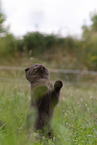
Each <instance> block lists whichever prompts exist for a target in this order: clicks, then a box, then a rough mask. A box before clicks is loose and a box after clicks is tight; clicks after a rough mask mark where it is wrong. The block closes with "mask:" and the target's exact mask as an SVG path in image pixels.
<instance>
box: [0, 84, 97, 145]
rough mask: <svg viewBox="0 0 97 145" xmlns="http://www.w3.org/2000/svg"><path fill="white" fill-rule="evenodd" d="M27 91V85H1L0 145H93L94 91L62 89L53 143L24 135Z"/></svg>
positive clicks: (96, 131) (96, 126) (96, 130)
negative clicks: (4, 125) (3, 127)
mask: <svg viewBox="0 0 97 145" xmlns="http://www.w3.org/2000/svg"><path fill="white" fill-rule="evenodd" d="M29 96H30V90H29V85H28V84H27V83H26V82H17V83H14V82H0V120H2V121H3V122H4V123H6V127H5V131H4V130H3V129H2V127H0V145H21V144H23V145H32V144H37V145H45V144H50V145H62V144H64V145H75V144H76V145H96V144H97V103H96V102H97V89H96V88H93V87H91V88H88V87H87V88H86V87H80V88H77V87H73V86H65V83H64V87H63V89H62V92H61V99H60V103H59V104H58V105H57V107H56V110H55V114H54V120H53V130H54V135H55V140H54V141H52V140H50V139H47V138H46V137H45V136H43V137H42V138H40V137H39V136H38V134H36V133H35V132H32V133H31V134H30V136H29V137H28V136H27V133H26V129H25V126H26V116H27V112H28V106H29Z"/></svg>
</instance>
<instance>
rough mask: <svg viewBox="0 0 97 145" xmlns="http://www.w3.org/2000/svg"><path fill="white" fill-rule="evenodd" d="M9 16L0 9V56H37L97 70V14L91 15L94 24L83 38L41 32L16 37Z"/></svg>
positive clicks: (71, 65)
mask: <svg viewBox="0 0 97 145" xmlns="http://www.w3.org/2000/svg"><path fill="white" fill-rule="evenodd" d="M5 20H6V17H5V15H4V14H3V12H2V9H1V8H0V57H4V56H5V57H4V59H6V56H15V55H16V54H17V55H18V56H21V55H22V54H26V55H25V57H26V56H28V57H37V58H41V59H43V60H45V61H51V62H52V61H55V62H57V64H58V65H59V66H60V65H62V67H64V68H70V69H71V68H72V69H88V70H97V13H96V12H94V13H92V14H91V17H90V20H91V25H90V26H87V25H83V26H82V30H83V34H82V37H81V38H80V39H78V38H75V37H71V36H66V37H62V36H59V35H54V34H43V33H40V32H28V33H27V34H25V35H24V36H23V37H21V38H20V37H15V36H14V35H13V34H11V33H10V32H9V31H8V27H7V26H6V28H5V27H4V22H5Z"/></svg>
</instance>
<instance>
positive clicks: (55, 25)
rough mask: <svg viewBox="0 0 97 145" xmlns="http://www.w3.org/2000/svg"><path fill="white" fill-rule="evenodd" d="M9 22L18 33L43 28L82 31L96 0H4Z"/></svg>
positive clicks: (44, 30) (96, 5) (71, 32)
mask: <svg viewBox="0 0 97 145" xmlns="http://www.w3.org/2000/svg"><path fill="white" fill-rule="evenodd" d="M1 2H2V8H3V11H4V13H5V15H6V16H7V19H6V23H5V24H6V25H10V31H11V32H12V33H14V34H15V35H17V36H22V35H24V34H26V33H27V32H32V31H40V32H42V33H54V34H59V35H63V36H65V35H76V36H77V35H80V34H81V33H82V25H84V24H86V25H90V23H91V22H90V13H91V12H94V11H95V10H97V0H1Z"/></svg>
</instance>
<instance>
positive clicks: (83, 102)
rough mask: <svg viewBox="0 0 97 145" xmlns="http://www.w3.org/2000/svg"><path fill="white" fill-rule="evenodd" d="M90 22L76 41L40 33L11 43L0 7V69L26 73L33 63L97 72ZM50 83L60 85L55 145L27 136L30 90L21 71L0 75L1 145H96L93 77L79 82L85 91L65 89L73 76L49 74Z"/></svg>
mask: <svg viewBox="0 0 97 145" xmlns="http://www.w3.org/2000/svg"><path fill="white" fill-rule="evenodd" d="M0 6H1V5H0ZM90 19H91V25H90V26H87V25H84V26H82V30H83V34H82V36H81V38H80V39H78V38H76V37H71V36H66V37H62V36H59V35H54V34H42V33H40V32H28V33H27V34H25V35H24V36H22V37H16V36H15V35H14V34H12V33H10V29H9V27H8V26H5V21H6V16H5V15H4V13H3V11H2V9H1V7H0V65H8V66H9V65H14V66H16V65H17V66H25V67H27V66H28V65H32V64H34V63H37V62H38V63H42V64H44V65H46V66H47V67H48V68H58V69H59V68H63V69H81V70H95V71H97V13H96V12H95V13H93V14H91V17H90ZM2 78H3V79H2ZM17 78H18V79H17ZM63 78H64V79H63ZM89 78H91V79H90V80H92V83H91V81H90V82H89ZM51 79H52V80H53V81H54V80H56V79H62V81H64V87H63V88H62V93H61V99H60V103H59V105H58V106H57V107H56V110H55V117H54V121H53V129H54V135H55V140H54V141H52V140H49V139H47V138H46V137H45V135H44V136H43V137H42V138H40V137H39V136H38V134H36V133H35V132H32V134H31V135H30V136H29V137H28V136H27V133H26V128H25V123H26V116H27V112H28V106H29V96H30V90H29V85H28V83H27V82H26V80H25V74H24V71H20V72H19V71H17V70H16V71H15V70H7V71H6V70H4V69H2V70H0V145H22V144H23V145H32V144H36V145H97V103H96V102H97V97H96V95H97V89H96V85H94V84H93V82H94V81H95V82H96V80H97V77H95V75H94V76H93V77H91V76H88V77H87V76H84V77H83V81H87V82H88V85H87V87H86V86H85V85H83V84H82V85H78V86H77V87H76V86H70V85H69V86H68V85H67V84H66V81H69V83H70V84H72V83H71V81H75V76H74V74H68V75H67V74H66V75H64V74H62V73H57V74H55V73H52V74H51ZM76 80H78V81H79V77H78V78H76ZM76 82H77V81H76ZM1 121H2V122H3V124H2V122H1ZM4 123H5V128H4V126H3V125H4Z"/></svg>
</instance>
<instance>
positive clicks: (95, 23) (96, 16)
mask: <svg viewBox="0 0 97 145" xmlns="http://www.w3.org/2000/svg"><path fill="white" fill-rule="evenodd" d="M91 21H92V25H91V30H92V31H96V32H97V12H94V13H92V14H91Z"/></svg>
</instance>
